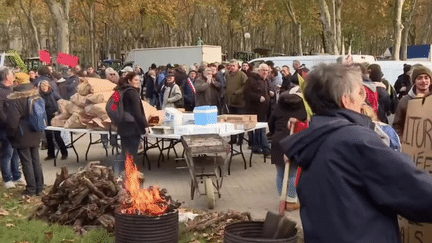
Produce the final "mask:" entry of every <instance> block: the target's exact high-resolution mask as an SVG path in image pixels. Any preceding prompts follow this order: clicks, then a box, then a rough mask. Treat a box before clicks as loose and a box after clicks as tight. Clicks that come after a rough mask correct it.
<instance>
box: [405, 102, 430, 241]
mask: <svg viewBox="0 0 432 243" xmlns="http://www.w3.org/2000/svg"><path fill="white" fill-rule="evenodd" d="M431 110H432V96H430V97H427V98H426V99H425V100H424V102H423V99H415V100H410V101H409V102H408V108H407V114H406V119H405V127H404V132H403V139H402V141H403V142H402V152H404V153H407V154H409V155H411V157H412V158H413V161H414V163H415V164H416V166H417V168H419V169H422V170H425V171H428V172H429V174H431V176H432V112H430V111H431ZM398 219H399V228H400V233H401V238H402V242H403V243H428V242H432V224H424V223H415V222H411V221H408V220H407V219H405V218H402V217H400V216H399V217H398Z"/></svg>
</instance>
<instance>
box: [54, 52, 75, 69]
mask: <svg viewBox="0 0 432 243" xmlns="http://www.w3.org/2000/svg"><path fill="white" fill-rule="evenodd" d="M78 62H79V57H76V56H73V55H69V54H66V53H63V52H60V53H59V55H58V58H57V63H59V64H63V65H66V66H69V67H75V66H76V65H78Z"/></svg>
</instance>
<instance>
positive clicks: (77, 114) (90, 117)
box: [51, 78, 116, 129]
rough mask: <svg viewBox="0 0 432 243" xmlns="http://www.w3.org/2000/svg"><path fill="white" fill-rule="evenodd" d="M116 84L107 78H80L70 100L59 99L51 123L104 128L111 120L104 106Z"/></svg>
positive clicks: (67, 126) (71, 126)
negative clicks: (57, 112)
mask: <svg viewBox="0 0 432 243" xmlns="http://www.w3.org/2000/svg"><path fill="white" fill-rule="evenodd" d="M115 86H116V84H114V83H112V82H111V81H109V80H107V79H98V78H82V79H81V83H80V84H79V85H78V88H77V93H75V94H74V95H72V97H71V98H70V100H59V101H58V105H59V110H60V111H59V113H60V114H59V115H57V116H55V117H54V118H53V119H52V120H51V124H52V125H53V126H57V127H66V128H91V129H106V128H107V127H108V126H109V125H110V123H111V120H110V119H109V117H108V115H107V113H106V110H105V106H106V102H107V101H108V99H109V97H111V95H112V93H113V92H114V88H115Z"/></svg>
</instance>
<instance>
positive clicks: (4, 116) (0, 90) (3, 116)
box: [0, 82, 13, 131]
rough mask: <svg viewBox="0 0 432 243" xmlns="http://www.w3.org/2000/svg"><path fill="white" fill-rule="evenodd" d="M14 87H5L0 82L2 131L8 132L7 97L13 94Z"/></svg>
mask: <svg viewBox="0 0 432 243" xmlns="http://www.w3.org/2000/svg"><path fill="white" fill-rule="evenodd" d="M12 91H13V89H12V86H9V87H7V86H5V85H4V84H3V83H2V82H0V131H5V130H6V122H7V96H8V95H10V94H11V93H12Z"/></svg>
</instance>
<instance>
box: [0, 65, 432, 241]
mask: <svg viewBox="0 0 432 243" xmlns="http://www.w3.org/2000/svg"><path fill="white" fill-rule="evenodd" d="M342 62H343V63H340V64H331V65H326V64H321V65H319V66H317V67H314V68H313V70H312V71H309V69H308V68H306V67H305V66H304V65H302V64H301V63H300V62H299V61H297V60H296V61H294V62H293V67H294V73H293V74H291V72H290V68H289V66H288V65H286V66H282V67H275V66H274V64H273V63H272V62H266V63H261V64H260V65H259V66H257V67H256V66H252V65H250V64H249V63H241V62H239V61H238V60H230V61H229V62H227V63H222V64H221V63H211V64H206V63H201V64H196V65H194V66H193V67H190V69H189V70H188V68H187V66H185V65H172V64H167V65H166V66H156V65H155V64H152V65H151V67H149V68H148V70H147V71H146V72H144V71H143V70H142V69H141V68H140V67H135V69H133V68H132V67H125V68H124V69H122V70H121V71H120V73H118V72H117V71H115V70H114V69H112V68H103V69H101V71H100V72H99V73H96V71H95V69H94V68H93V67H89V68H88V69H87V70H83V69H82V68H81V67H80V66H79V65H78V66H77V67H74V68H68V69H65V70H61V72H54V71H53V70H52V68H50V67H49V66H42V67H41V68H39V69H38V70H37V71H36V70H32V71H30V72H29V73H28V74H23V73H22V72H19V71H15V72H14V71H13V70H11V69H8V68H3V69H1V70H0V118H1V120H0V122H1V126H0V139H1V140H0V142H1V144H2V152H1V169H2V176H3V180H4V182H5V184H4V185H5V187H8V188H11V187H14V185H15V184H16V183H22V179H21V172H20V170H19V162H20V161H21V164H22V168H23V172H24V177H25V180H26V184H27V187H26V190H25V191H24V194H28V195H33V194H36V195H39V194H40V193H41V192H42V190H43V172H42V169H41V166H40V162H39V143H40V140H41V136H42V133H41V132H35V131H31V130H30V129H29V127H28V125H27V124H26V123H25V122H24V121H25V119H24V118H25V117H26V116H28V103H27V99H28V98H29V97H32V96H36V95H39V96H41V97H42V98H43V99H44V100H45V103H46V106H45V109H46V114H47V117H48V122H49V121H50V119H51V118H52V117H53V116H54V114H55V112H57V110H58V106H57V100H59V99H66V100H68V99H70V97H71V96H72V95H73V94H74V93H75V92H77V86H78V84H79V82H80V81H79V80H80V79H79V77H85V76H87V77H99V78H106V79H108V80H110V81H111V82H113V83H115V84H117V87H116V89H115V90H117V91H121V92H122V94H123V102H124V103H123V104H124V110H125V114H126V113H127V114H128V116H125V119H124V121H122V122H121V124H119V125H118V134H119V135H120V137H121V146H122V152H123V154H124V153H129V154H131V155H136V154H137V151H138V146H139V142H140V136H141V135H142V134H144V133H146V128H147V126H148V124H147V121H146V119H145V114H144V113H145V111H144V109H143V106H142V103H141V100H147V101H148V102H149V103H150V104H151V105H152V106H155V107H156V108H158V109H164V108H166V107H176V108H184V109H185V110H186V111H193V110H194V108H195V106H204V105H211V106H216V107H217V108H218V113H219V114H256V115H257V119H258V121H259V122H268V125H269V133H267V132H266V129H258V130H255V131H254V132H249V133H248V143H249V146H250V149H251V150H252V152H253V153H262V154H271V161H272V163H273V164H275V166H276V171H277V175H276V185H277V189H278V191H279V193H281V190H282V178H283V177H284V167H285V164H286V163H287V162H289V163H290V165H294V164H295V165H299V166H300V167H301V169H302V172H301V174H300V175H299V178H298V187H297V191H298V197H299V199H300V206H301V217H302V222H303V227H304V232H305V239H306V241H307V242H353V241H350V240H351V239H352V236H354V235H355V236H358V237H359V238H358V241H357V242H388V241H391V242H398V237H399V236H398V234H397V232H398V229H397V220H396V216H397V214H400V215H402V216H404V217H407V218H408V219H410V220H413V221H425V222H431V221H432V212H431V210H432V179H431V177H430V176H429V175H427V174H426V173H425V172H421V171H419V170H418V169H417V168H416V167H415V166H414V164H413V163H412V159H410V158H408V157H407V156H405V155H403V154H402V153H400V148H401V143H400V140H403V128H404V122H405V116H406V113H407V107H408V101H409V100H411V99H415V98H421V97H425V96H428V95H430V93H431V91H432V87H431V85H430V82H431V77H432V72H431V71H430V70H429V69H428V68H426V67H424V66H421V65H414V66H410V65H405V66H404V69H403V74H402V75H400V76H399V78H398V80H397V81H396V83H395V85H394V87H393V86H392V85H391V83H390V82H389V81H387V80H386V79H385V77H384V75H383V73H382V70H381V68H380V66H379V65H377V64H371V65H367V64H359V63H352V62H349V61H347V60H342ZM401 71H402V70H401ZM308 108H310V112H308ZM391 114H395V115H394V121H393V123H392V124H388V123H389V116H390V115H391ZM293 119H294V121H300V122H304V123H305V124H308V126H309V128H308V129H306V130H305V131H302V132H299V133H298V134H291V131H290V127H289V126H288V123H289V121H290V122H291V121H293ZM289 135H292V136H289ZM45 136H46V139H47V144H48V154H47V157H46V160H49V159H52V158H54V141H53V139H55V141H56V143H57V144H58V145H59V148H60V151H61V153H62V159H66V158H67V156H68V153H67V149H66V147H65V144H64V142H63V141H62V138H61V136H60V134H59V133H58V132H52V131H46V132H45ZM268 138H271V143H270V142H269V140H268ZM105 139H107V138H105ZM243 140H244V138H243V135H239V136H232V137H231V140H230V143H237V144H241V143H242V142H243ZM284 156H287V158H288V160H287V159H286V158H285V157H284ZM120 167H123V168H120V170H124V163H120ZM323 208H325V210H323ZM323 219H326V220H323ZM353 225H355V226H357V227H352V226H353ZM328 232H332V233H331V234H329V233H328ZM362 237H363V238H362Z"/></svg>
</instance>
